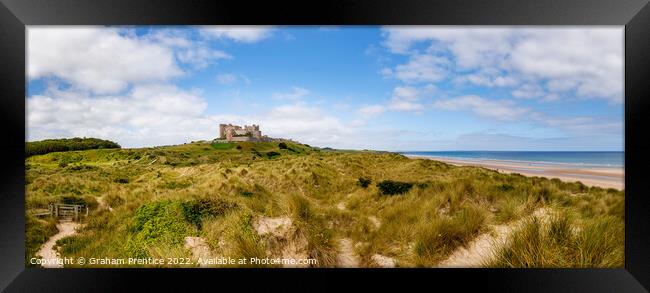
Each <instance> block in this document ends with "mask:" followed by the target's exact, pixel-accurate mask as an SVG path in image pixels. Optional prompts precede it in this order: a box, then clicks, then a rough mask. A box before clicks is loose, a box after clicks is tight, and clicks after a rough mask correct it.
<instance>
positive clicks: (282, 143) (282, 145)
mask: <svg viewBox="0 0 650 293" xmlns="http://www.w3.org/2000/svg"><path fill="white" fill-rule="evenodd" d="M278 147H279V148H280V149H281V150H286V149H287V148H288V147H287V144H286V143H284V142H281V143H279V144H278Z"/></svg>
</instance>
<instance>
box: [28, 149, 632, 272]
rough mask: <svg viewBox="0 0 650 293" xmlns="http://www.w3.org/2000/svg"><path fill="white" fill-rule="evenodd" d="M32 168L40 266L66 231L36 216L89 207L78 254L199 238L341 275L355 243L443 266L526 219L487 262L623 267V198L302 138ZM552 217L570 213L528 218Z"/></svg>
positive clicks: (145, 253)
mask: <svg viewBox="0 0 650 293" xmlns="http://www.w3.org/2000/svg"><path fill="white" fill-rule="evenodd" d="M281 144H284V145H286V148H284V147H282V146H281ZM269 154H272V155H269ZM61 161H66V162H67V163H66V164H65V166H62V165H61V164H60V162H61ZM25 164H26V166H29V168H26V169H27V170H26V182H27V183H26V209H27V210H26V212H27V214H28V216H27V219H26V220H27V227H26V231H27V240H26V247H27V255H26V257H27V259H29V258H30V257H32V256H33V255H34V253H36V251H37V250H38V248H39V246H40V245H42V243H43V242H44V241H45V240H46V239H47V238H48V237H50V236H51V235H53V234H54V233H56V227H55V223H54V221H51V220H41V219H36V218H34V217H32V216H30V215H31V214H33V213H34V212H36V211H39V210H43V209H46V208H47V207H48V204H49V203H52V202H76V203H83V204H86V205H88V206H89V207H90V215H89V217H87V218H84V219H83V221H84V224H85V226H84V227H83V228H82V229H80V230H79V232H78V233H77V234H75V235H74V236H71V237H67V238H64V239H61V240H59V242H58V244H57V245H58V246H60V249H61V250H60V251H61V253H62V255H63V256H65V257H86V258H90V257H95V258H98V257H101V258H103V257H108V258H129V257H164V258H166V257H189V258H191V257H193V256H192V252H191V251H190V250H188V249H187V248H185V246H184V244H185V237H188V236H192V237H201V238H202V239H205V241H206V243H207V245H208V246H209V248H210V251H211V253H212V254H213V255H214V256H223V257H232V258H235V259H236V258H241V257H254V256H255V257H266V256H267V255H269V254H270V255H274V256H277V255H283V253H288V252H287V251H285V250H284V248H285V247H290V248H292V249H295V251H293V252H291V253H294V254H295V255H301V256H305V257H309V258H315V259H316V260H317V261H318V263H317V266H320V267H332V266H336V262H337V254H338V249H339V246H338V244H337V243H338V242H337V241H338V240H339V239H342V238H347V239H350V240H351V241H352V243H353V244H354V245H353V250H354V251H353V252H354V254H355V255H357V256H358V258H359V260H360V264H361V266H376V264H375V262H374V261H373V259H372V257H373V256H374V255H375V254H380V255H382V256H385V257H390V258H393V259H394V260H395V261H396V263H397V265H398V266H402V267H412V266H423V267H432V266H436V265H438V264H439V262H440V261H442V260H444V259H445V258H447V257H448V256H449V255H451V254H452V253H453V251H454V250H456V249H458V248H459V247H462V246H466V245H468V244H469V243H471V241H472V240H473V239H475V238H476V237H477V236H478V235H481V234H484V233H494V227H495V226H497V225H514V224H513V223H519V222H521V221H524V222H525V224H523V225H521V229H516V231H514V232H513V234H512V239H511V240H510V241H509V242H508V243H507V244H506V245H504V246H503V247H501V248H500V249H499V251H498V253H497V254H498V258H497V259H495V260H493V261H492V262H490V263H489V264H486V265H489V266H497V267H530V266H541V267H550V266H562V267H622V265H623V248H624V246H623V242H622V241H623V223H624V192H623V191H618V190H614V189H602V188H597V187H587V186H585V185H583V184H581V183H566V182H562V181H559V180H555V179H554V180H549V179H544V178H538V177H524V176H521V175H517V174H501V173H498V172H495V171H490V170H487V169H482V168H475V167H455V166H451V165H448V164H444V163H440V162H437V161H432V160H424V159H409V158H406V157H404V156H401V155H398V154H392V153H381V152H370V151H340V150H331V149H330V150H327V149H317V148H313V147H310V146H307V145H303V144H299V143H294V142H290V141H284V142H280V143H279V142H259V143H254V142H237V143H228V144H211V143H205V142H197V143H190V144H184V145H177V146H166V147H155V148H141V149H92V150H84V151H70V152H52V153H47V154H43V155H35V156H31V157H29V158H27V159H26V160H25ZM371 178H372V179H371ZM372 182H377V184H372ZM393 194H395V195H397V194H399V196H386V195H393ZM100 203H101V204H100ZM341 204H343V206H344V208H340V207H339V206H340V205H341ZM109 207H110V210H109ZM540 209H545V210H549V211H552V212H553V213H552V214H554V215H555V214H557V215H559V216H557V218H552V220H546V221H544V220H540V221H539V222H538V223H535V222H534V220H530V221H529V222H528V220H525V219H527V218H528V217H529V216H530V215H531V214H533V212H535V211H538V210H540ZM549 213H550V212H549ZM264 218H271V219H285V218H286V219H289V220H290V221H291V224H290V228H291V229H288V230H287V231H286V232H284V233H286V234H283V235H282V237H280V236H277V237H275V236H274V237H275V238H274V237H271V236H269V235H262V234H260V233H258V229H257V228H256V225H257V223H258V221H259V220H260V219H264ZM549 223H550V224H549ZM106 266H108V267H110V266H109V265H106ZM133 266H138V265H133ZM164 266H173V267H176V266H183V265H164Z"/></svg>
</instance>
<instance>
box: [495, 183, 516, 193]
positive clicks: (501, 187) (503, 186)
mask: <svg viewBox="0 0 650 293" xmlns="http://www.w3.org/2000/svg"><path fill="white" fill-rule="evenodd" d="M497 189H498V190H499V191H502V192H508V191H512V190H514V189H515V187H514V186H512V185H511V184H507V183H503V184H500V185H499V186H497Z"/></svg>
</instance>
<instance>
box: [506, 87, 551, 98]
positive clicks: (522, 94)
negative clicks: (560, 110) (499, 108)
mask: <svg viewBox="0 0 650 293" xmlns="http://www.w3.org/2000/svg"><path fill="white" fill-rule="evenodd" d="M545 94H546V92H545V91H544V89H542V87H541V86H539V85H538V84H533V83H527V84H523V85H521V86H520V87H519V88H517V89H515V90H513V91H512V96H513V97H516V98H524V99H530V98H537V97H541V96H544V95H545Z"/></svg>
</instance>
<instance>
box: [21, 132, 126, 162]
mask: <svg viewBox="0 0 650 293" xmlns="http://www.w3.org/2000/svg"><path fill="white" fill-rule="evenodd" d="M115 148H121V147H120V145H119V144H117V143H115V142H112V141H110V140H103V139H98V138H85V137H84V138H79V137H75V138H62V139H46V140H41V141H28V142H26V143H25V156H26V157H29V156H34V155H43V154H47V153H51V152H65V151H81V150H90V149H115ZM68 163H69V162H65V161H64V163H63V164H64V165H67V164H68ZM62 167H65V166H62Z"/></svg>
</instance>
